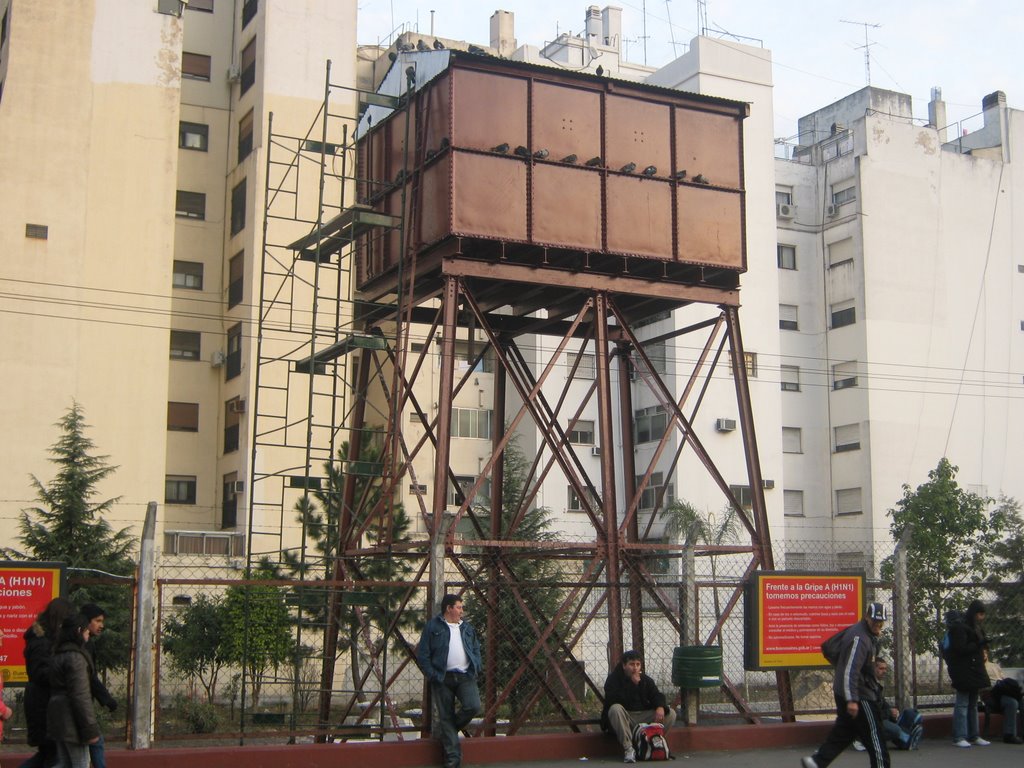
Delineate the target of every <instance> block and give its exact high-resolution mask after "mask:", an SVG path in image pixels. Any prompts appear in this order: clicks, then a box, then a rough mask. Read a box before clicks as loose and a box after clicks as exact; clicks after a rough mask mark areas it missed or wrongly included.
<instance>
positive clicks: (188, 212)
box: [174, 189, 206, 219]
mask: <svg viewBox="0 0 1024 768" xmlns="http://www.w3.org/2000/svg"><path fill="white" fill-rule="evenodd" d="M174 215H175V216H181V217H182V218H185V219H205V218H206V195H204V194H203V193H202V192H186V191H184V190H181V189H179V190H178V194H177V197H176V198H175V203H174Z"/></svg>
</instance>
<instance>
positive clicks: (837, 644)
mask: <svg viewBox="0 0 1024 768" xmlns="http://www.w3.org/2000/svg"><path fill="white" fill-rule="evenodd" d="M848 629H849V627H846V629H840V630H839V631H838V632H836V633H835V634H834V635H832V637H830V638H828V639H827V640H825V642H823V643H822V644H821V655H822V656H824V657H825V661H827V662H828V663H829V664H831V665H832V666H833V667H834V666H835V665H836V664H838V663H839V654H840V653H842V652H843V637H844V636H845V635H846V631H847V630H848Z"/></svg>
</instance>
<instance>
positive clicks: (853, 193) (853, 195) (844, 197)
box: [832, 184, 857, 205]
mask: <svg viewBox="0 0 1024 768" xmlns="http://www.w3.org/2000/svg"><path fill="white" fill-rule="evenodd" d="M856 199H857V188H856V186H855V185H853V184H848V185H847V186H845V187H843V188H841V189H836V188H835V187H832V205H842V204H843V203H851V202H853V201H854V200H856Z"/></svg>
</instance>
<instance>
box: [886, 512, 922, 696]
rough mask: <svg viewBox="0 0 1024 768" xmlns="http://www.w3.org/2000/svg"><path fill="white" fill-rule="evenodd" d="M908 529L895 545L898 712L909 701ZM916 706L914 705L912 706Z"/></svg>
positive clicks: (893, 626)
mask: <svg viewBox="0 0 1024 768" xmlns="http://www.w3.org/2000/svg"><path fill="white" fill-rule="evenodd" d="M910 536H911V526H910V525H908V526H907V527H906V528H904V529H903V535H902V536H900V540H899V541H897V542H896V550H895V552H894V555H895V558H894V560H895V569H894V578H895V582H896V583H895V584H894V585H893V604H894V605H893V614H894V619H895V620H894V621H893V625H892V628H893V650H894V651H895V657H896V658H895V659H894V661H895V663H894V664H893V666H894V667H895V669H896V706H897V707H899V708H900V709H903V708H904V707H906V706H908V702H909V701H910V683H909V681H910V676H909V675H908V672H909V669H908V667H909V666H910V584H909V583H908V580H907V544H908V543H909V542H910ZM915 705H916V702H915Z"/></svg>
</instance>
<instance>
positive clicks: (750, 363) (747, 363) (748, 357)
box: [729, 352, 757, 379]
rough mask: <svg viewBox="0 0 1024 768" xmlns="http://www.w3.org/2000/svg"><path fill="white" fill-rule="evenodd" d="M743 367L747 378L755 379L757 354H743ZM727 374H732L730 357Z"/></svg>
mask: <svg viewBox="0 0 1024 768" xmlns="http://www.w3.org/2000/svg"><path fill="white" fill-rule="evenodd" d="M743 367H744V368H746V371H747V378H748V379H756V378H757V352H744V353H743ZM729 373H730V374H732V373H733V370H732V357H730V358H729Z"/></svg>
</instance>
